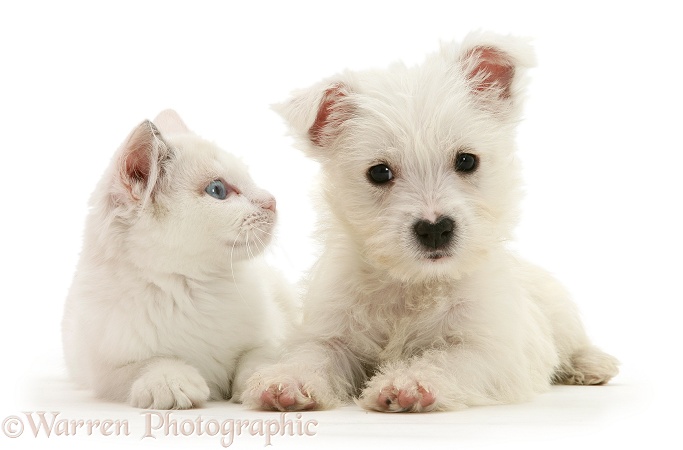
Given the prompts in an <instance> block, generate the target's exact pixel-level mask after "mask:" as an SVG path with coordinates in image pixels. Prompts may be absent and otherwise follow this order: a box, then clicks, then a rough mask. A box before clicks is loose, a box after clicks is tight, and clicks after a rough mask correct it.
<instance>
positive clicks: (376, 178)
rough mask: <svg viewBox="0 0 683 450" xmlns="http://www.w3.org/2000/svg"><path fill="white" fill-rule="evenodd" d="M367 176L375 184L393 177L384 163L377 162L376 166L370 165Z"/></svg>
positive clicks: (385, 181)
mask: <svg viewBox="0 0 683 450" xmlns="http://www.w3.org/2000/svg"><path fill="white" fill-rule="evenodd" d="M368 177H370V181H372V182H373V183H375V184H384V183H387V182H389V181H391V180H392V179H393V178H394V174H393V173H392V172H391V169H390V168H389V166H387V165H386V164H377V165H376V166H372V167H370V170H368Z"/></svg>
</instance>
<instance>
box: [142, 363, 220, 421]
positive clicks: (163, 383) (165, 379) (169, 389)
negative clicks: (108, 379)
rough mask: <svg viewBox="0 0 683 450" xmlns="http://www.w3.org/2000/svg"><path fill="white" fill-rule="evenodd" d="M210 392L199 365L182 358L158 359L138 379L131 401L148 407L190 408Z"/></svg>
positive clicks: (196, 405)
mask: <svg viewBox="0 0 683 450" xmlns="http://www.w3.org/2000/svg"><path fill="white" fill-rule="evenodd" d="M209 395H210V391H209V386H208V385H207V384H206V381H204V378H202V376H201V375H200V374H199V372H198V371H197V369H195V368H194V367H191V366H188V365H187V364H184V363H182V362H179V361H165V362H163V363H156V364H154V365H153V366H152V367H149V368H147V369H146V371H145V372H144V373H143V374H142V376H140V378H138V379H137V380H135V382H134V383H133V386H132V388H131V391H130V402H129V403H130V404H131V405H133V406H135V407H137V408H144V409H188V408H194V407H198V406H201V405H202V404H204V402H205V401H206V400H208V398H209Z"/></svg>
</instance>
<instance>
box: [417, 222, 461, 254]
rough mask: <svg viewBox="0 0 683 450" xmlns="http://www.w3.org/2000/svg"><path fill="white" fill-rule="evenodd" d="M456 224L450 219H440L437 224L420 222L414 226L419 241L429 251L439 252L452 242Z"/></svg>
mask: <svg viewBox="0 0 683 450" xmlns="http://www.w3.org/2000/svg"><path fill="white" fill-rule="evenodd" d="M454 228H455V222H453V220H451V219H449V218H448V217H440V218H439V219H438V220H437V221H436V222H428V221H426V220H419V221H417V222H416V223H415V225H414V226H413V230H414V231H415V235H416V236H417V240H418V241H419V242H420V243H421V244H422V245H423V246H424V247H425V248H427V249H429V250H438V249H440V248H443V247H445V246H446V245H448V243H449V242H450V241H451V237H452V236H453V229H454Z"/></svg>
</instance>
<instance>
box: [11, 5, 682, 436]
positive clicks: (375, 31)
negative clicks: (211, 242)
mask: <svg viewBox="0 0 683 450" xmlns="http://www.w3.org/2000/svg"><path fill="white" fill-rule="evenodd" d="M242 3H245V2H239V3H238V2H230V3H228V2H203V1H193V2H187V3H185V4H179V3H176V2H125V1H117V2H110V3H108V4H104V3H102V2H82V3H75V2H68V1H60V2H31V1H26V2H22V3H19V2H16V4H9V2H7V3H3V4H2V6H0V211H2V217H1V220H0V223H1V224H2V228H1V231H0V264H1V266H0V282H1V283H0V292H1V293H2V294H1V298H0V308H1V310H0V345H2V351H3V358H2V360H3V363H2V367H1V370H0V405H1V406H0V420H1V419H2V418H3V417H5V416H7V415H9V414H16V413H17V412H18V411H22V410H24V409H22V408H26V407H27V406H26V405H27V403H26V400H25V398H26V395H28V394H26V393H25V392H23V391H24V390H25V389H24V388H23V387H22V386H26V384H27V382H26V380H27V379H31V378H36V377H37V378H40V377H46V378H49V377H50V376H51V374H53V373H54V372H55V367H59V361H60V358H61V344H60V330H59V327H60V321H61V314H62V308H63V302H64V298H65V296H66V293H67V290H68V287H69V284H70V282H71V278H72V276H73V272H74V267H75V264H76V261H77V258H78V253H79V251H80V246H81V235H82V230H83V223H84V219H85V216H86V213H87V200H88V197H89V195H90V193H91V192H92V189H93V188H94V186H95V184H96V182H97V180H98V179H99V177H100V175H101V173H102V171H103V170H104V168H105V167H106V165H107V164H108V162H109V159H110V157H111V155H112V154H113V152H114V151H115V149H116V148H117V147H118V145H119V144H120V143H121V141H122V140H123V139H124V138H125V136H126V135H127V134H128V132H129V131H130V130H131V129H132V128H133V127H134V126H135V125H136V124H138V123H139V122H140V121H141V120H143V119H145V118H150V119H151V118H153V117H154V116H155V115H156V114H157V113H158V112H159V111H161V110H162V109H165V108H168V107H173V108H174V109H176V110H177V111H178V112H179V113H180V114H181V115H182V116H183V118H184V119H185V121H186V123H187V124H188V125H189V126H190V128H192V129H194V130H195V131H196V132H197V133H199V134H200V135H202V136H204V137H206V138H208V139H210V140H213V141H215V142H216V143H218V144H219V145H220V146H221V147H222V148H224V149H225V150H227V151H230V152H233V153H237V154H240V155H243V157H244V159H245V160H246V161H247V162H248V163H249V165H250V167H251V170H252V174H253V177H254V178H255V179H256V180H257V181H258V182H259V183H260V184H261V185H262V186H263V187H265V188H267V189H268V190H270V191H271V192H272V193H273V194H275V196H276V197H277V199H278V208H279V211H280V232H279V238H278V240H277V242H276V244H275V247H274V249H273V255H272V256H273V258H274V260H275V261H277V263H278V264H280V265H281V267H282V268H283V270H286V271H287V274H288V275H289V276H290V277H291V278H292V279H296V278H297V277H298V276H299V275H300V273H301V272H302V271H304V270H305V269H306V267H307V266H308V265H309V264H310V263H311V261H312V255H313V252H314V248H313V246H312V244H311V241H310V239H309V236H310V233H311V232H312V229H313V228H312V225H313V221H314V220H315V214H314V211H313V208H312V207H311V205H310V203H309V191H310V187H311V186H312V184H313V183H314V182H316V181H320V180H319V179H318V173H317V171H316V166H315V165H314V164H312V163H311V162H309V161H307V160H305V159H304V157H303V156H302V155H300V154H299V152H298V151H297V150H295V149H293V148H292V143H291V140H290V139H289V138H288V137H286V130H285V127H284V124H283V123H282V121H281V119H280V118H279V117H277V115H276V114H275V113H274V112H272V111H271V110H270V109H269V105H270V104H272V103H275V102H278V101H282V100H284V99H286V98H287V96H288V94H289V92H290V91H291V90H293V89H295V88H301V87H306V86H308V85H310V84H312V83H314V82H316V81H317V80H319V79H321V78H323V77H327V76H329V75H331V74H334V73H335V72H338V71H340V70H343V69H344V68H351V69H364V68H370V67H384V66H386V65H387V64H389V63H391V62H393V61H395V60H397V59H403V60H404V61H406V62H407V63H409V64H413V63H418V62H420V61H421V60H422V58H423V57H424V55H425V54H426V53H429V52H433V51H435V50H437V48H438V45H439V42H440V41H450V40H454V39H455V40H459V39H460V38H462V36H464V35H465V34H466V33H467V32H468V31H470V30H474V29H480V28H482V29H486V30H492V31H498V32H501V33H512V34H517V35H523V36H530V37H532V38H534V46H535V48H536V53H537V58H538V67H537V68H536V69H534V70H533V71H532V77H533V81H532V83H531V85H530V89H529V92H528V97H529V100H528V102H527V105H526V109H525V120H524V122H523V123H522V124H521V125H520V128H519V139H518V143H519V148H520V152H519V155H520V158H521V159H522V162H523V165H524V177H525V182H526V190H527V195H526V198H525V201H524V203H523V218H522V221H521V223H520V226H519V229H518V240H517V244H516V247H517V248H518V249H519V251H520V252H521V253H522V254H523V255H525V256H526V257H528V258H529V259H531V260H532V261H534V262H537V263H539V264H541V265H544V266H545V267H547V268H548V269H550V270H551V271H552V272H553V273H555V274H556V275H557V276H558V277H559V278H560V279H561V280H563V281H564V282H565V284H566V285H567V286H568V287H569V289H570V291H571V292H572V293H573V295H574V297H575V299H576V302H577V303H578V304H579V307H580V309H581V311H582V313H583V316H584V319H585V323H586V326H587V328H588V330H589V333H590V334H591V336H592V337H593V338H594V340H595V341H596V343H598V344H599V345H600V346H601V347H603V348H604V349H606V350H608V351H609V352H610V353H612V354H614V355H616V356H617V357H618V358H619V359H620V360H621V361H622V375H621V376H620V377H619V378H617V379H616V380H615V386H617V387H618V386H622V387H628V388H629V389H630V390H629V389H626V390H624V391H623V392H627V391H628V392H637V395H635V396H634V398H637V399H638V401H637V402H635V403H633V402H631V400H629V399H625V398H622V399H620V398H619V392H620V391H618V390H617V391H603V392H616V394H611V395H610V396H607V397H606V398H607V399H608V400H609V401H614V402H616V403H617V404H623V405H626V406H624V407H625V408H626V407H628V408H631V409H628V411H629V412H628V414H625V416H624V415H622V416H623V417H622V416H619V417H617V416H615V418H614V420H613V421H612V422H611V424H612V425H611V427H610V428H609V430H607V431H605V432H602V433H598V432H597V431H596V433H597V434H596V436H599V439H602V440H604V441H605V443H609V442H617V443H627V442H636V441H640V442H648V441H650V440H652V441H658V442H666V441H667V440H668V439H672V441H671V442H674V441H676V442H679V443H680V437H675V436H676V427H678V425H679V423H678V420H677V419H676V417H678V418H680V409H679V408H680V407H679V405H680V403H681V401H683V397H682V396H681V388H680V379H679V374H680V373H681V371H680V370H681V364H680V355H681V350H680V347H681V343H682V342H683V339H682V335H681V329H682V328H683V325H682V324H681V320H682V319H681V315H680V312H681V302H683V294H681V282H680V278H681V268H682V266H683V264H682V257H681V255H682V254H683V245H682V244H683V239H682V238H681V231H680V230H681V228H682V226H683V220H682V219H681V200H680V197H681V194H683V183H682V182H681V176H680V172H681V168H682V167H683V144H681V121H682V119H683V113H682V112H681V105H682V104H683V103H682V102H683V95H682V94H681V91H682V89H683V87H682V85H683V79H682V78H681V74H682V73H683V71H682V69H683V65H682V64H681V61H682V58H681V56H680V55H681V44H683V34H682V33H681V31H680V30H681V26H680V23H679V21H678V18H680V13H679V12H678V11H677V10H676V9H674V7H673V6H671V5H673V4H674V2H658V1H648V2H629V1H620V2H600V1H595V0H593V1H588V2H581V1H571V2H540V1H539V2H521V1H520V2H510V1H507V2H503V1H500V2H498V1H470V2H466V1H462V0H461V1H440V2H439V1H428V0H421V1H416V2H401V1H395V2H372V1H369V0H366V1H360V2H356V1H343V2H300V1H298V2H292V1H288V2H251V3H250V6H239V5H241V4H242ZM468 3H472V5H468ZM46 361H49V362H46ZM55 361H56V362H57V363H55ZM29 384H30V383H29ZM631 388H632V389H631ZM577 389H580V388H577ZM599 389H602V388H599ZM605 389H609V387H608V388H605ZM562 392H565V391H562ZM574 392H582V391H574ZM33 394H35V392H34V393H33ZM555 394H556V393H555ZM548 395H551V394H548ZM629 395H630V394H629ZM570 396H571V394H570ZM547 398H548V397H547ZM559 398H560V397H558V399H559ZM629 398H630V397H629ZM558 401H559V400H558ZM620 402H621V403H620ZM555 406H557V405H555ZM602 406H604V405H602ZM494 409H495V408H494ZM488 410H491V409H488ZM616 410H617V408H613V409H612V410H610V411H612V412H614V411H616ZM481 411H482V410H479V412H478V413H477V414H479V415H481V416H482V417H486V414H487V413H486V412H483V413H482V412H481ZM485 411H487V410H485ZM353 412H355V411H352V413H353ZM355 413H356V414H362V413H361V412H355ZM491 414H498V413H496V412H492V413H491ZM607 414H608V415H609V414H610V413H609V412H608V413H607ZM391 417H398V416H391ZM401 417H402V418H401V419H400V420H401V421H402V422H401V423H409V422H410V418H406V417H405V416H401ZM437 417H438V416H437ZM470 417H472V416H470ZM389 420H391V419H385V418H382V419H381V421H382V423H387V422H388V421H389ZM472 420H474V421H475V422H476V420H477V419H476V418H475V419H472ZM484 421H485V419H484ZM475 425H476V423H475ZM568 426H569V427H570V426H571V424H569V425H568ZM378 427H381V425H378ZM494 428H495V427H494ZM348 433H349V434H352V433H353V430H352V429H350V430H349V431H348ZM448 433H452V434H453V439H456V440H457V436H458V431H457V430H451V431H448ZM568 433H569V434H572V433H571V432H568ZM574 435H575V434H574ZM422 438H424V440H423V441H422V444H421V445H427V444H428V443H429V440H428V439H429V436H423V437H422ZM489 438H490V430H488V429H484V431H483V432H482V436H481V439H482V440H481V442H485V440H486V439H489ZM556 438H557V440H558V441H557V442H556V443H553V444H552V445H553V446H555V447H557V446H558V444H560V443H561V442H564V441H563V435H562V434H561V433H560V434H557V436H556ZM477 439H478V438H477V437H476V436H475V437H473V438H472V440H471V442H470V444H472V443H476V442H479V441H478V440H477ZM634 439H635V441H634ZM8 442H9V441H8V440H7V439H5V438H4V436H2V435H0V446H3V447H4V446H5V445H6V444H7V443H8ZM468 442H469V441H468ZM590 442H591V441H588V443H586V444H585V446H586V447H588V448H592V445H591V444H590ZM12 443H16V441H13V442H12ZM23 443H24V444H27V441H24V442H23ZM111 443H112V444H115V442H114V441H111ZM593 443H594V444H595V445H597V441H595V442H593ZM48 444H52V445H58V444H59V443H58V442H55V441H50V442H48ZM259 445H261V443H260V442H259ZM215 448H219V447H215Z"/></svg>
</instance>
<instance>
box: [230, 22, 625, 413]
mask: <svg viewBox="0 0 683 450" xmlns="http://www.w3.org/2000/svg"><path fill="white" fill-rule="evenodd" d="M532 64H533V55H532V50H531V48H530V47H529V45H528V44H527V42H526V41H524V40H520V39H516V38H512V37H506V36H497V35H493V34H486V33H474V34H471V35H469V36H468V37H467V38H466V39H465V41H464V42H463V43H462V44H460V45H458V44H450V45H444V46H443V47H442V49H441V51H440V52H439V53H437V54H434V55H431V56H429V57H428V58H427V59H426V61H425V62H424V63H423V64H422V65H419V66H416V67H406V66H405V65H403V64H395V65H393V66H392V67H390V68H389V70H377V71H366V72H348V71H347V72H344V73H341V74H339V75H337V76H335V77H333V78H330V79H327V80H325V81H323V82H321V83H319V84H317V85H315V86H313V87H312V88H310V89H307V90H304V91H300V92H297V93H296V94H295V95H294V97H293V99H291V100H290V101H289V102H287V103H285V104H283V105H280V106H279V107H278V109H279V111H280V112H281V114H282V115H283V116H284V117H285V118H286V119H287V121H288V122H289V124H290V125H291V128H292V130H293V133H294V135H295V136H296V137H297V140H298V142H299V144H300V146H301V148H302V149H303V151H305V152H306V153H307V154H308V155H309V156H311V157H312V158H315V159H316V160H317V161H319V162H320V164H321V167H322V173H323V176H322V177H321V178H322V206H321V208H322V209H324V211H325V212H324V213H323V216H322V220H321V233H320V235H321V236H322V239H323V240H324V242H323V243H324V251H323V254H322V255H321V257H320V259H319V261H318V262H317V264H316V265H315V267H314V268H313V270H312V273H311V275H310V280H309V283H308V290H307V294H306V296H305V299H304V320H303V325H302V326H301V328H300V329H299V330H298V332H297V333H295V334H294V335H293V337H292V338H291V339H289V340H288V342H287V345H286V348H287V350H286V351H285V352H284V354H283V356H282V358H281V360H280V362H279V363H278V364H275V365H272V366H269V367H266V368H264V369H262V370H260V371H259V372H258V373H256V374H254V376H253V377H252V378H250V380H249V382H248V390H247V391H245V393H244V395H243V401H244V402H245V403H246V404H248V405H249V406H251V407H255V408H263V409H279V410H297V409H311V408H331V407H334V406H335V405H338V404H341V403H343V402H346V401H349V400H350V399H351V398H356V401H357V403H358V404H360V405H362V406H363V407H365V408H368V409H373V410H379V411H414V412H419V411H431V410H451V409H457V408H463V407H466V406H470V405H491V404H501V403H508V402H518V401H523V400H525V399H528V398H530V397H531V396H532V395H533V394H534V393H537V392H540V391H543V390H545V389H547V388H548V387H549V385H550V384H551V383H553V382H555V383H569V384H602V383H605V382H607V381H608V380H609V379H610V378H612V377H613V376H614V375H615V374H616V373H617V363H616V360H615V359H614V358H613V357H611V356H609V355H607V354H605V353H603V352H602V351H600V350H599V349H597V348H596V347H594V346H593V345H592V344H591V342H590V341H589V339H588V337H587V336H586V334H585V332H584V329H583V327H582V325H581V322H580V320H579V317H578V313H577V311H576V308H575V306H574V305H573V303H572V302H571V301H570V300H569V298H568V295H567V293H566V292H565V290H564V289H563V288H562V287H561V286H560V285H559V284H558V283H557V282H556V281H555V280H554V279H553V278H552V277H551V276H549V275H548V274H547V273H546V272H544V271H543V270H541V269H539V268H537V267H534V266H532V265H530V264H528V263H526V262H524V261H522V260H520V259H518V258H517V257H516V256H515V255H514V254H512V253H511V252H510V250H509V249H508V248H507V247H506V241H508V240H509V239H510V237H511V235H512V232H513V228H514V226H515V224H516V219H517V213H518V211H517V209H518V203H519V199H520V196H521V195H520V179H519V168H518V164H517V160H516V158H515V153H514V147H515V146H514V134H515V127H516V124H517V123H518V121H519V120H520V116H521V108H520V107H521V103H522V92H523V88H524V85H525V82H526V79H525V69H527V68H528V67H530V66H531V65H532ZM463 154H472V155H475V156H476V158H477V160H478V165H477V166H476V170H474V171H470V172H463V171H462V170H460V169H458V170H456V165H457V163H456V161H457V159H458V158H460V157H461V156H462V155H463ZM378 164H384V165H386V166H387V167H388V168H390V170H391V172H392V173H393V176H394V178H393V179H392V180H391V181H390V182H388V183H384V184H378V183H374V182H372V181H371V180H370V177H369V169H370V168H371V167H374V166H377V165H378ZM443 217H447V218H450V219H451V220H452V221H453V223H454V228H453V230H452V231H451V234H452V236H451V239H450V241H448V243H447V244H445V245H443V246H442V247H439V248H426V247H425V246H424V245H421V244H420V240H419V238H418V236H417V233H416V228H415V227H416V225H415V224H416V223H417V222H418V221H426V222H428V223H434V222H437V221H438V220H440V218H443Z"/></svg>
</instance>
